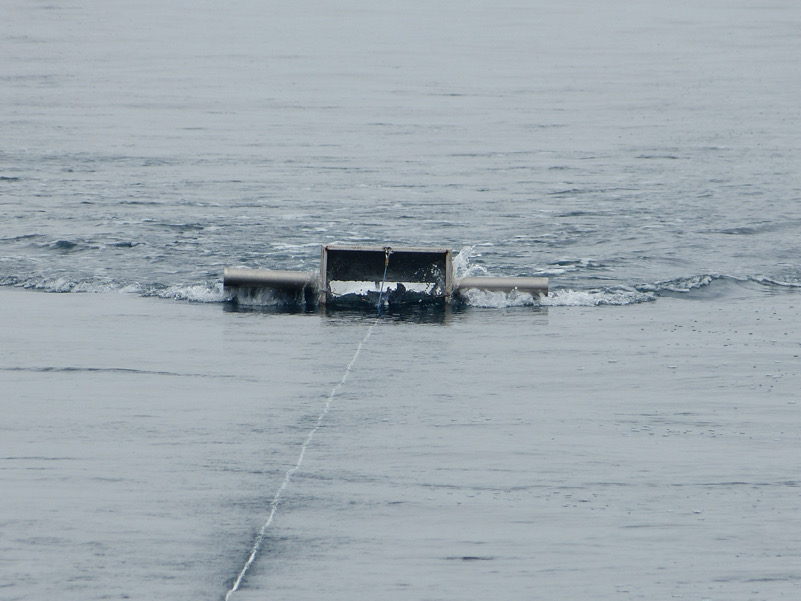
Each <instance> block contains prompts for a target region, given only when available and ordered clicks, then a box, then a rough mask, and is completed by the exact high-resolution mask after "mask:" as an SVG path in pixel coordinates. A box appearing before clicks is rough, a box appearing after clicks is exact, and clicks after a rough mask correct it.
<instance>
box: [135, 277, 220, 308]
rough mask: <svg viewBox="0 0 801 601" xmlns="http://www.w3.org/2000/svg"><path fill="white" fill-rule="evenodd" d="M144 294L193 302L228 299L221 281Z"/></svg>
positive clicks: (174, 287) (214, 301)
mask: <svg viewBox="0 0 801 601" xmlns="http://www.w3.org/2000/svg"><path fill="white" fill-rule="evenodd" d="M144 296H157V297H159V298H167V299H172V300H180V301H190V302H193V303H222V302H225V301H227V300H230V296H229V295H228V294H226V292H225V291H224V290H223V285H222V283H221V282H217V283H216V284H188V285H177V286H169V287H167V288H162V289H160V290H155V289H154V290H152V291H148V292H147V293H146V294H145V295H144Z"/></svg>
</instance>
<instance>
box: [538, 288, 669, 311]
mask: <svg viewBox="0 0 801 601" xmlns="http://www.w3.org/2000/svg"><path fill="white" fill-rule="evenodd" d="M656 298H657V295H656V294H653V293H649V292H642V291H638V290H629V289H614V288H606V289H604V288H598V289H593V290H572V289H562V290H553V291H551V293H550V295H549V296H547V297H545V298H543V299H542V300H541V301H540V304H541V305H543V306H545V307H597V306H601V305H615V306H623V305H637V304H639V303H648V302H652V301H655V300H656Z"/></svg>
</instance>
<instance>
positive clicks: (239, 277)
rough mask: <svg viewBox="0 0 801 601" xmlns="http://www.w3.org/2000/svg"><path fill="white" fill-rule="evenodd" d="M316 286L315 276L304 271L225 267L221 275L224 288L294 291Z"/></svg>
mask: <svg viewBox="0 0 801 601" xmlns="http://www.w3.org/2000/svg"><path fill="white" fill-rule="evenodd" d="M316 285H317V276H316V274H314V273H307V272H305V271H279V270H275V269H239V268H236V267H226V268H225V271H224V273H223V286H224V287H225V288H275V289H278V290H296V289H303V288H306V287H308V286H316Z"/></svg>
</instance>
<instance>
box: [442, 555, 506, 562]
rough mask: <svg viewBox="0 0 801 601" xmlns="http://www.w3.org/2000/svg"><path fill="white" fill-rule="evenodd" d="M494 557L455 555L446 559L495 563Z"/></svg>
mask: <svg viewBox="0 0 801 601" xmlns="http://www.w3.org/2000/svg"><path fill="white" fill-rule="evenodd" d="M494 559H495V557H493V556H492V555H455V556H450V557H446V558H445V560H446V561H493V560H494Z"/></svg>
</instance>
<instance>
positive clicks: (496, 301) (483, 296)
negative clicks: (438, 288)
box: [460, 288, 539, 309]
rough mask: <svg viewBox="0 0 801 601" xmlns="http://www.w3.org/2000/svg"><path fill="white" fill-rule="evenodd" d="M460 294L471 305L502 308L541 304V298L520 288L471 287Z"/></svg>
mask: <svg viewBox="0 0 801 601" xmlns="http://www.w3.org/2000/svg"><path fill="white" fill-rule="evenodd" d="M460 294H461V296H462V298H463V299H465V301H466V302H467V304H468V305H470V306H471V307H483V308H492V309H502V308H505V307H530V306H533V305H537V304H539V300H538V299H536V298H534V296H532V295H531V294H530V293H528V292H521V291H519V290H512V291H511V292H501V291H491V290H478V289H475V288H471V289H469V290H465V291H463V292H461V293H460Z"/></svg>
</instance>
